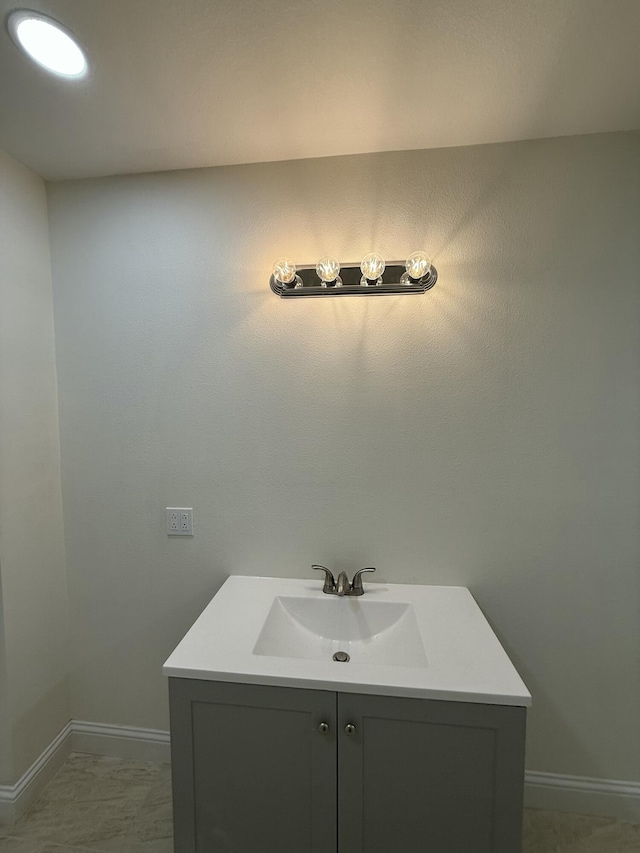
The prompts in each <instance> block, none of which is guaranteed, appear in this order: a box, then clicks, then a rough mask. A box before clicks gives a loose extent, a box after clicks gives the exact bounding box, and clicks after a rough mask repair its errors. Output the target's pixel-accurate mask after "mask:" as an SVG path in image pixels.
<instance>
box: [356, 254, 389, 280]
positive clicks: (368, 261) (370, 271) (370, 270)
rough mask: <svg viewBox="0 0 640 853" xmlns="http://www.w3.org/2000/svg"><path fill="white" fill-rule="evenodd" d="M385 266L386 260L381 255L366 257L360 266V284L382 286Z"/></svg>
mask: <svg viewBox="0 0 640 853" xmlns="http://www.w3.org/2000/svg"><path fill="white" fill-rule="evenodd" d="M385 266H386V264H385V262H384V258H383V257H382V256H381V255H376V254H375V252H372V253H371V254H370V255H367V256H366V257H364V258H363V259H362V263H361V264H360V269H361V271H362V278H361V279H360V284H382V273H383V272H384V268H385Z"/></svg>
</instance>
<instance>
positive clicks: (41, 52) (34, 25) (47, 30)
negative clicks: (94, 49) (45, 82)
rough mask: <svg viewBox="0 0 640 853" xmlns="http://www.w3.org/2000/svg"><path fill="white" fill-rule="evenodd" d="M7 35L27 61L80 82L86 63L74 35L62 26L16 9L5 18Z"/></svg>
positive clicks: (30, 12)
mask: <svg viewBox="0 0 640 853" xmlns="http://www.w3.org/2000/svg"><path fill="white" fill-rule="evenodd" d="M7 29H8V31H9V35H10V36H11V38H12V39H13V41H14V42H15V43H16V45H17V46H18V47H19V48H20V50H21V51H22V52H23V53H25V54H26V55H27V56H28V57H29V58H30V59H32V60H33V61H34V62H36V63H37V64H38V65H40V66H41V67H42V68H45V69H46V70H47V71H51V72H52V73H53V74H57V75H58V76H59V77H66V78H69V79H80V78H82V77H84V76H86V74H87V71H88V70H89V61H88V59H87V56H86V54H85V52H84V50H83V49H82V48H81V47H80V45H79V44H78V42H77V39H76V38H75V36H74V35H73V34H72V33H70V32H69V30H67V29H66V28H65V27H63V26H62V24H59V23H58V22H57V21H54V20H53V18H49V17H48V16H47V15H43V14H41V13H40V12H32V11H31V10H29V9H16V10H15V11H14V12H11V14H10V15H9V17H8V18H7Z"/></svg>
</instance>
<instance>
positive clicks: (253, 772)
mask: <svg viewBox="0 0 640 853" xmlns="http://www.w3.org/2000/svg"><path fill="white" fill-rule="evenodd" d="M337 652H343V653H344V656H345V657H349V660H348V661H345V662H340V661H336V660H334V659H333V656H334V655H335V654H336V653H337ZM164 672H165V674H166V675H168V676H169V689H170V702H171V750H172V772H173V790H174V832H175V850H176V853H205V851H206V853H231V851H233V853H270V851H274V853H275V851H277V853H390V851H398V853H426V852H427V851H429V853H519V851H520V849H521V826H522V793H523V781H524V737H525V716H526V707H527V706H528V705H529V704H530V702H531V697H530V695H529V693H528V691H527V689H526V687H525V685H524V684H523V682H522V680H521V679H520V677H519V676H518V674H517V672H516V671H515V669H514V667H513V665H512V664H511V662H510V661H509V659H508V657H507V655H506V654H505V652H504V650H503V649H502V647H501V646H500V643H499V642H498V640H497V639H496V637H495V635H494V634H493V632H492V631H491V628H490V627H489V625H488V623H487V622H486V620H485V619H484V617H483V615H482V613H481V612H480V610H479V608H478V606H477V605H476V603H475V601H474V599H473V597H472V596H471V594H470V593H469V591H468V590H467V589H465V588H463V587H430V586H409V585H397V584H389V585H387V584H376V583H370V584H367V586H366V594H365V595H364V596H362V597H360V598H357V599H349V598H346V597H345V598H338V597H335V596H327V595H323V593H322V586H321V584H318V583H317V581H314V579H311V580H308V581H307V580H290V579H283V578H250V577H238V576H236V577H231V578H229V579H228V580H227V581H226V583H225V584H224V585H223V586H222V587H221V589H220V591H219V592H218V594H217V595H216V596H215V597H214V598H213V600H212V601H211V603H210V604H209V606H208V607H207V608H206V610H205V611H204V612H203V614H202V615H201V616H200V618H199V619H198V620H197V622H196V623H195V624H194V626H193V627H192V628H191V630H190V631H189V632H188V633H187V635H186V636H185V638H184V639H183V640H182V642H181V643H180V645H179V646H178V647H177V649H176V650H175V651H174V653H173V654H172V655H171V657H170V658H169V660H168V661H167V662H166V664H165V667H164Z"/></svg>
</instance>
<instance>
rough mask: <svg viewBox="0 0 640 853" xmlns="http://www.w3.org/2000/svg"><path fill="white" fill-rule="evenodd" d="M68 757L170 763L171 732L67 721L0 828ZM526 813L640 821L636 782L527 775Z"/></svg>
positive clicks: (11, 794) (4, 807)
mask: <svg viewBox="0 0 640 853" xmlns="http://www.w3.org/2000/svg"><path fill="white" fill-rule="evenodd" d="M70 752H86V753H92V754H94V755H108V756H112V757H114V758H129V759H134V760H136V761H154V762H162V763H168V762H169V761H170V759H171V756H170V740H169V732H165V731H161V730H159V729H143V728H136V727H134V726H116V725H110V724H104V723H89V722H85V721H83V720H71V721H70V722H69V723H67V725H66V726H65V727H64V728H63V729H62V731H61V732H60V733H59V734H58V735H57V736H56V737H55V738H54V739H53V740H52V741H51V743H50V744H49V746H48V747H47V748H46V749H45V750H44V751H43V752H42V754H41V755H40V756H39V757H38V758H37V759H36V760H35V761H34V762H33V764H32V765H31V767H29V769H28V770H27V771H26V773H24V774H23V776H21V778H20V779H19V780H18V781H17V782H16V783H15V785H0V824H10V823H14V822H15V821H16V820H17V819H18V818H19V817H20V815H22V814H24V812H25V811H26V810H27V809H28V808H29V806H30V805H31V803H32V802H33V801H34V800H35V799H36V798H37V797H38V795H39V794H40V792H41V791H42V789H43V788H44V786H45V785H46V784H47V782H48V781H49V780H50V779H51V778H52V777H53V776H54V775H55V773H56V772H57V771H58V769H59V768H60V767H61V766H62V764H63V763H64V761H65V759H66V757H67V756H68V755H69V753H70ZM525 805H526V806H528V807H530V808H538V809H549V810H552V811H564V812H577V813H581V814H594V815H606V816H611V817H617V818H620V819H622V820H631V821H634V822H640V782H620V781H616V780H614V779H592V778H589V777H586V776H561V775H559V774H556V773H539V772H537V771H533V770H530V771H527V773H526V774H525Z"/></svg>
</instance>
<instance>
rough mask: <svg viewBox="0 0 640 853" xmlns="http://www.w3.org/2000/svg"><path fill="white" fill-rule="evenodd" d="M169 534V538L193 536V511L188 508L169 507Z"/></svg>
mask: <svg viewBox="0 0 640 853" xmlns="http://www.w3.org/2000/svg"><path fill="white" fill-rule="evenodd" d="M166 513H167V516H166V518H167V533H168V534H169V536H193V509H192V508H191V507H186V506H168V507H167V509H166Z"/></svg>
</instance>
